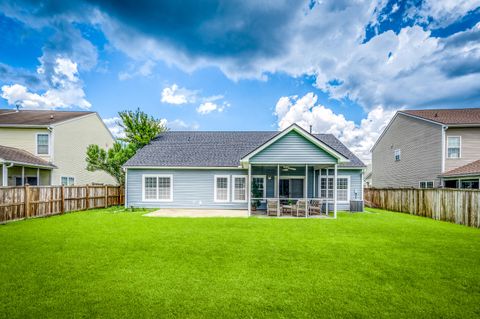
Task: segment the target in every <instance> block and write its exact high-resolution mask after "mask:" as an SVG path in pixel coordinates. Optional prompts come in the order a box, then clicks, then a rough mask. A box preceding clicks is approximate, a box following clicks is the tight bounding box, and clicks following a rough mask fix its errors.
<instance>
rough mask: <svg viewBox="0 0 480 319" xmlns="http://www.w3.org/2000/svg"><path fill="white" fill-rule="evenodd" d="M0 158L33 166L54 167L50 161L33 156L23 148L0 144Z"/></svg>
mask: <svg viewBox="0 0 480 319" xmlns="http://www.w3.org/2000/svg"><path fill="white" fill-rule="evenodd" d="M0 160H3V161H5V162H16V163H23V164H30V165H33V166H44V167H50V168H56V166H55V165H53V164H52V163H49V162H47V161H46V160H44V159H42V158H40V157H38V156H35V155H33V154H31V153H29V152H27V151H25V150H21V149H18V148H14V147H9V146H3V145H0Z"/></svg>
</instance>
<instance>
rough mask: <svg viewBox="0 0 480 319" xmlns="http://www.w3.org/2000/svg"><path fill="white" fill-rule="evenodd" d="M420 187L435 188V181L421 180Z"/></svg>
mask: <svg viewBox="0 0 480 319" xmlns="http://www.w3.org/2000/svg"><path fill="white" fill-rule="evenodd" d="M420 188H433V182H428V181H427V182H420Z"/></svg>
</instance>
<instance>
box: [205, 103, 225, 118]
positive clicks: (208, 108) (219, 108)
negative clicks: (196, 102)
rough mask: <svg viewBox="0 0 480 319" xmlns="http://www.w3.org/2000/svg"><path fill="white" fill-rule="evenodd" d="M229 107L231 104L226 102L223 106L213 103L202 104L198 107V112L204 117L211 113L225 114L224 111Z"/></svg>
mask: <svg viewBox="0 0 480 319" xmlns="http://www.w3.org/2000/svg"><path fill="white" fill-rule="evenodd" d="M228 106H229V104H228V103H226V102H224V103H222V104H218V103H213V102H204V103H202V104H200V106H199V107H197V112H198V113H200V114H202V115H205V114H208V113H211V112H213V111H217V112H223V110H225V107H228Z"/></svg>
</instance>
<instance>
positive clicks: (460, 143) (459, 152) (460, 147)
mask: <svg viewBox="0 0 480 319" xmlns="http://www.w3.org/2000/svg"><path fill="white" fill-rule="evenodd" d="M450 138H458V139H459V141H460V142H459V145H458V157H449V156H448V149H449V147H448V140H449V139H450ZM452 148H453V147H452ZM447 158H448V159H453V160H457V159H461V158H462V137H461V136H458V135H451V136H447Z"/></svg>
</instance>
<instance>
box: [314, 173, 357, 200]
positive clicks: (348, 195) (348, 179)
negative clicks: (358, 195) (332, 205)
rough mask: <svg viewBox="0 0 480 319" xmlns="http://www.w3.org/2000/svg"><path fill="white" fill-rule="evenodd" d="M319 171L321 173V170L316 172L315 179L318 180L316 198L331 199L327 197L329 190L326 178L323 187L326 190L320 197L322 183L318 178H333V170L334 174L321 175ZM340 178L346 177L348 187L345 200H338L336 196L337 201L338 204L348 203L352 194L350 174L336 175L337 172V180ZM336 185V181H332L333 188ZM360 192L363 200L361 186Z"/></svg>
mask: <svg viewBox="0 0 480 319" xmlns="http://www.w3.org/2000/svg"><path fill="white" fill-rule="evenodd" d="M321 173H322V172H321V171H320V174H318V181H317V182H318V198H321V199H327V200H331V199H332V198H328V191H329V188H328V180H327V185H326V186H327V188H326V189H325V191H326V193H325V194H326V197H321V194H322V192H321V190H322V189H321V186H322V183H321V180H320V179H321V178H327V179H328V178H332V179H333V178H334V175H335V172H334V175H321ZM341 178H346V179H347V187H348V189H347V200H346V201H340V200H338V198H337V203H339V204H349V203H350V199H351V198H352V196H351V193H352V185H351V182H350V181H351V179H350V178H351V175H338V174H337V182H338V179H341ZM336 185H337V183H334V184H333V187H334V188H335V186H336ZM361 192H362V200H363V187H362V189H361ZM334 196H335V195H334Z"/></svg>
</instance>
